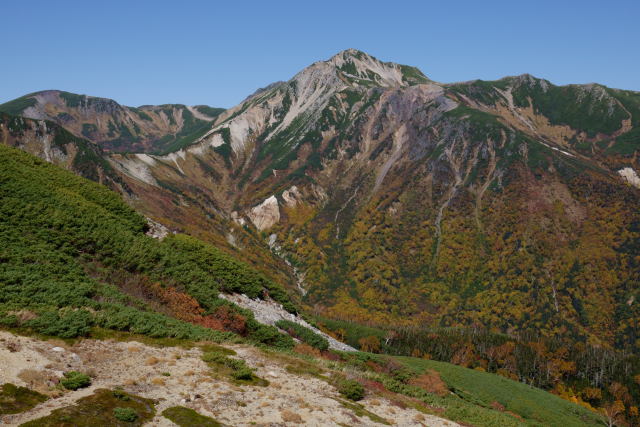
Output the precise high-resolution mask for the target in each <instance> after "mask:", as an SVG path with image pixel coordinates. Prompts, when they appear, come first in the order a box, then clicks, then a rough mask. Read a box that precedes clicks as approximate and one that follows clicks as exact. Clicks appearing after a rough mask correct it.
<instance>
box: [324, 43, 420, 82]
mask: <svg viewBox="0 0 640 427" xmlns="http://www.w3.org/2000/svg"><path fill="white" fill-rule="evenodd" d="M325 63H326V64H330V65H332V66H334V67H335V68H336V69H337V70H338V71H339V73H340V74H341V76H342V77H344V78H346V80H348V81H350V82H351V83H356V84H363V85H375V86H384V87H394V86H406V85H411V84H417V83H426V82H428V81H429V79H428V78H427V77H426V76H425V75H424V74H422V72H421V71H420V70H418V69H417V68H415V67H409V66H406V65H400V64H396V63H394V62H382V61H380V60H379V59H377V58H375V57H373V56H371V55H369V54H368V53H366V52H363V51H361V50H358V49H353V48H350V49H346V50H343V51H340V52H338V53H337V54H335V55H334V56H332V57H331V58H330V59H329V60H327V61H325Z"/></svg>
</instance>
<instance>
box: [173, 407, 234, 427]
mask: <svg viewBox="0 0 640 427" xmlns="http://www.w3.org/2000/svg"><path fill="white" fill-rule="evenodd" d="M162 416H164V417H165V418H168V419H170V420H171V421H173V422H174V423H175V424H177V425H179V426H180V427H219V426H222V424H220V423H219V422H217V421H216V420H214V419H213V418H209V417H205V416H204V415H200V414H199V413H197V412H196V411H194V410H193V409H189V408H185V407H184V406H173V407H171V408H167V409H165V410H164V411H162Z"/></svg>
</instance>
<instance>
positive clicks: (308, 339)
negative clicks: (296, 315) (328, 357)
mask: <svg viewBox="0 0 640 427" xmlns="http://www.w3.org/2000/svg"><path fill="white" fill-rule="evenodd" d="M276 326H277V327H278V328H280V329H283V330H285V331H287V332H288V333H289V335H291V336H293V337H295V338H298V339H299V340H300V341H302V342H304V343H306V344H309V345H310V346H311V347H315V348H317V349H318V350H322V351H324V350H327V349H328V348H329V341H327V339H326V338H325V337H323V336H320V335H318V334H316V333H315V332H313V331H312V330H311V329H309V328H305V327H304V326H302V325H300V324H298V323H295V322H292V321H290V320H278V321H277V322H276Z"/></svg>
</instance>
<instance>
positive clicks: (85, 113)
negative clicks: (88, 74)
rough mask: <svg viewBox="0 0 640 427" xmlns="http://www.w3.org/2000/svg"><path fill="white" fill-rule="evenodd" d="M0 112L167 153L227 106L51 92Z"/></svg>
mask: <svg viewBox="0 0 640 427" xmlns="http://www.w3.org/2000/svg"><path fill="white" fill-rule="evenodd" d="M0 111H3V112H5V113H8V114H11V115H19V116H23V117H27V118H31V119H36V120H50V121H53V122H55V123H57V124H59V125H62V126H64V127H65V128H66V129H67V130H69V131H70V132H71V133H73V134H74V135H75V136H77V137H81V138H85V139H89V140H90V141H93V142H94V143H96V144H97V145H99V146H100V147H101V148H102V149H104V150H105V151H115V152H120V151H125V152H166V151H171V150H175V149H177V148H180V147H181V146H182V145H183V144H188V143H190V142H192V140H193V139H195V138H197V137H199V136H200V135H202V133H203V131H205V130H206V129H208V125H209V123H210V122H212V121H214V120H215V118H216V117H217V116H218V115H219V114H220V113H222V112H223V111H224V109H221V108H211V107H208V106H204V105H198V106H195V107H188V106H185V105H176V104H167V105H159V106H150V105H144V106H141V107H139V108H134V107H125V106H122V105H120V104H118V103H117V102H115V101H113V100H111V99H106V98H96V97H93V96H87V95H77V94H74V93H69V92H63V91H57V90H47V91H42V92H36V93H33V94H29V95H25V96H23V97H21V98H18V99H15V100H13V101H9V102H7V103H5V104H2V105H0Z"/></svg>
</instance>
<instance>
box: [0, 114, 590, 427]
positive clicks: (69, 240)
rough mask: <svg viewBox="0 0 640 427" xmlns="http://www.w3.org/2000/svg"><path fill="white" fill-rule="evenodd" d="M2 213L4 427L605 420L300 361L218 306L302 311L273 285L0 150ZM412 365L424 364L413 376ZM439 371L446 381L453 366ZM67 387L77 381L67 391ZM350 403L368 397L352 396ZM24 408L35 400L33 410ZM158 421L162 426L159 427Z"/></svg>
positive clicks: (536, 394) (36, 163) (352, 362)
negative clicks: (195, 421)
mask: <svg viewBox="0 0 640 427" xmlns="http://www.w3.org/2000/svg"><path fill="white" fill-rule="evenodd" d="M21 120H23V119H21ZM0 202H1V203H0V328H1V329H3V330H2V331H0V338H1V339H0V358H2V360H3V369H2V370H1V371H0V383H2V385H3V387H2V388H1V390H0V398H1V400H2V405H0V417H2V421H3V422H5V423H10V424H17V423H27V424H26V425H44V424H46V425H60V424H63V423H64V424H73V425H82V424H84V423H86V422H87V421H88V420H89V421H91V422H95V419H96V418H100V419H101V420H102V422H104V423H105V424H109V425H112V424H113V425H116V424H117V420H116V419H120V418H119V417H118V415H119V414H118V411H116V410H114V408H119V409H120V410H122V408H123V407H124V408H131V410H133V411H134V412H133V413H134V415H136V416H133V417H132V418H131V419H133V420H134V421H133V423H137V424H136V425H142V424H143V423H144V422H146V421H149V420H151V419H152V418H154V416H155V408H156V407H157V408H159V409H161V410H163V412H162V414H163V415H164V416H165V417H167V418H170V419H174V418H172V416H170V415H168V413H167V412H165V411H164V410H165V409H168V408H170V407H171V408H173V409H176V405H180V406H179V407H178V409H180V408H182V412H184V411H187V414H191V415H190V416H191V417H193V416H195V415H193V414H195V412H193V411H196V410H197V411H198V412H199V413H204V414H206V415H207V416H215V417H216V418H221V419H222V420H223V421H225V422H228V423H233V424H237V425H244V424H247V425H248V424H250V423H253V422H255V420H256V419H259V420H263V421H265V422H278V423H280V422H282V423H285V425H290V424H291V423H300V422H304V421H308V422H310V423H315V422H322V423H337V422H342V421H345V422H349V423H352V424H355V425H389V424H395V425H416V426H418V425H422V423H424V422H428V423H430V424H432V425H457V424H455V423H451V422H449V421H446V420H444V419H443V418H441V417H446V418H447V419H450V420H458V421H460V422H461V423H465V424H469V423H474V424H476V425H486V426H498V425H499V426H504V425H509V426H519V425H537V424H539V423H540V422H544V421H545V420H547V419H548V418H549V417H560V418H561V419H563V420H564V422H565V423H567V425H579V424H581V425H596V424H597V423H598V422H599V421H600V417H599V416H598V415H596V414H593V413H591V412H589V411H587V410H586V409H584V408H580V407H578V406H576V405H573V404H571V403H569V402H565V401H562V400H561V399H559V398H558V397H556V396H552V395H550V394H547V393H544V392H542V391H539V390H536V391H531V390H530V388H529V387H526V386H523V385H520V384H517V383H515V382H512V381H510V380H507V379H502V378H498V377H493V376H489V377H487V378H491V379H492V381H495V382H497V383H499V384H500V385H501V387H505V388H509V389H512V392H511V393H510V395H515V396H517V397H519V398H521V399H529V398H531V399H534V400H535V405H534V407H535V408H543V407H544V408H545V410H544V412H542V413H538V412H537V411H536V412H534V413H527V412H526V411H524V410H522V408H517V409H516V410H517V411H518V413H517V415H513V414H512V413H509V412H504V411H503V410H501V409H500V406H496V407H491V406H487V404H486V403H485V402H484V400H482V399H486V398H487V397H486V396H489V398H491V397H493V395H494V394H495V393H491V392H486V391H483V390H480V391H478V390H473V392H472V393H471V394H469V393H467V395H466V396H465V397H463V398H460V397H458V396H457V395H456V394H455V392H456V390H457V388H458V387H460V385H459V384H461V381H471V382H473V380H474V378H475V377H476V376H477V374H478V373H474V372H471V371H469V372H466V371H465V370H460V371H455V370H453V372H458V378H452V379H451V380H450V384H451V387H452V389H451V390H449V389H448V388H447V387H448V383H445V382H444V381H442V380H441V379H440V378H439V374H433V373H431V371H429V372H428V373H426V374H425V372H426V371H425V370H424V369H423V368H422V367H421V366H419V363H418V362H417V361H416V360H413V359H408V360H407V362H401V363H400V364H399V362H397V361H395V360H393V359H391V358H388V357H384V356H378V355H373V354H367V353H345V352H335V351H327V350H326V347H325V349H324V350H322V351H321V350H319V349H317V348H313V347H311V346H310V345H305V344H296V346H295V348H294V350H295V352H293V351H291V348H292V347H293V346H294V341H293V340H292V339H291V338H290V337H288V336H286V335H284V334H282V333H281V332H279V331H278V330H276V329H275V328H273V327H268V326H265V325H261V324H259V323H257V322H256V321H255V319H254V318H253V315H252V313H251V312H248V311H246V310H241V309H239V308H238V307H237V306H235V305H234V304H231V303H229V302H228V301H227V300H225V299H222V298H219V297H218V294H219V292H225V293H244V294H246V295H248V296H249V297H252V298H256V299H258V300H259V299H260V298H266V296H267V294H268V296H269V297H270V298H272V299H274V300H276V301H279V302H281V303H283V305H284V307H285V308H288V309H290V310H291V311H294V310H295V308H294V307H293V306H292V305H291V304H290V302H289V301H288V298H287V296H286V294H285V293H284V292H283V290H282V289H281V288H280V287H279V286H277V285H276V284H274V283H273V282H270V281H268V280H267V279H265V278H264V277H263V276H262V275H261V274H259V273H257V272H256V271H254V270H252V269H251V268H249V267H248V266H246V265H245V264H243V263H240V262H238V261H236V260H233V259H231V258H229V257H228V256H225V255H223V254H221V253H220V252H219V251H218V250H216V249H215V248H213V247H211V246H209V245H206V244H204V243H202V242H199V241H197V240H196V239H194V238H191V237H188V236H181V235H176V236H168V237H166V238H164V240H161V241H160V240H156V239H152V238H151V237H148V236H146V235H145V234H144V232H145V230H146V228H147V224H146V221H145V220H144V218H143V217H141V216H140V215H139V214H137V213H136V212H135V211H133V210H132V209H131V208H130V207H128V206H127V205H126V204H125V203H124V202H123V201H122V200H121V198H120V197H119V196H118V195H117V194H116V193H114V192H112V191H110V190H108V189H107V188H105V187H103V186H100V185H98V184H96V183H93V182H91V181H88V180H86V179H84V178H81V177H77V176H74V175H73V174H71V173H69V172H67V171H64V170H62V169H61V168H59V167H57V166H55V165H52V164H49V163H46V162H44V161H42V160H40V159H38V158H36V157H34V156H32V155H30V154H28V153H25V152H23V151H20V150H17V149H14V148H11V147H7V146H4V145H0ZM7 328H9V329H11V330H12V331H13V332H17V333H18V335H16V334H14V333H9V332H7V331H5V330H4V329H7ZM302 330H303V331H304V329H302ZM310 332H311V331H309V330H306V334H307V336H308V334H310ZM34 333H37V334H38V335H35V336H31V337H25V336H19V335H22V334H27V335H34ZM290 333H291V332H290ZM298 334H299V335H300V336H299V338H301V339H302V340H303V341H304V340H305V336H304V335H303V334H302V333H300V331H298ZM42 335H45V336H46V338H53V337H60V338H65V339H66V340H64V341H62V340H51V339H48V340H43V339H42V338H43V337H42ZM312 336H314V337H315V342H316V343H317V342H318V340H320V341H322V338H321V337H319V336H317V335H313V334H312ZM79 337H80V338H82V337H88V338H87V339H76V338H79ZM241 337H244V338H241ZM169 338H170V339H169ZM211 341H216V342H223V345H215V344H213V343H212V342H211ZM238 342H240V343H241V344H239V343H238ZM310 342H312V341H310ZM250 343H261V344H263V345H262V346H261V347H259V348H258V347H253V346H251V345H248V344H250ZM265 344H266V345H267V346H268V347H271V348H268V347H265V346H264V345H265ZM278 349H286V350H287V351H286V352H279V351H277V350H278ZM365 362H367V363H365ZM404 363H407V366H405V365H404ZM409 363H412V364H416V366H415V367H412V368H411V369H409ZM438 369H442V370H443V372H445V370H446V369H447V365H444V364H443V365H441V366H438ZM448 369H449V370H451V367H449V368H448ZM63 374H64V375H63ZM85 374H90V375H85ZM421 375H427V376H429V377H432V378H437V381H439V383H438V384H440V387H441V389H439V391H438V393H437V394H436V393H435V392H433V390H431V389H430V388H429V387H428V386H425V385H421V384H422V383H420V382H419V379H420V378H421ZM434 375H435V376H434ZM485 375H488V374H485ZM71 377H82V378H83V382H82V383H73V382H69V381H68V379H69V378H71ZM414 379H415V380H416V381H418V382H415V383H414ZM448 381H449V380H448ZM12 384H18V385H20V386H21V387H22V388H20V389H17V388H16V387H13V386H12ZM345 384H347V385H348V386H349V387H350V388H349V389H345ZM240 386H241V387H240ZM194 387H196V388H195V389H194ZM425 387H426V388H425ZM32 389H35V390H32ZM12 390H17V391H18V392H19V393H20V394H17V393H16V392H15V391H12ZM194 390H197V391H198V393H194ZM283 390H285V391H286V392H287V393H286V397H287V402H288V405H287V410H283V409H282V404H283V402H284V401H283V400H282V396H283ZM349 390H356V391H357V390H359V392H357V394H356V395H357V396H358V397H354V396H356V395H354V394H353V393H354V392H353V391H351V392H350V391H349ZM25 395H29V396H35V397H36V398H37V400H34V401H33V402H27V401H25V400H23V398H22V397H21V396H25ZM185 395H187V396H188V398H185ZM476 395H477V396H478V397H476ZM292 396H293V397H295V399H293V403H292V399H291V398H292ZM495 396H496V399H499V400H504V402H505V404H506V405H509V407H510V406H511V405H512V403H511V402H510V401H509V400H508V399H505V398H504V396H503V395H500V394H499V393H498V394H495ZM363 397H364V399H363ZM478 398H480V400H478ZM349 399H354V400H361V399H362V400H361V402H359V403H356V402H353V401H350V400H349ZM230 401H231V402H234V404H233V405H230V404H229V402H230ZM140 402H144V405H142V406H141V405H140ZM237 402H242V403H237ZM182 405H186V406H187V407H188V408H190V409H191V412H189V411H188V410H187V409H186V408H185V407H182ZM236 406H241V407H242V408H243V410H238V409H237V408H236ZM494 406H495V405H494ZM433 413H435V414H438V415H434V414H433ZM203 418H204V417H203V416H202V415H200V420H202V419H203ZM130 421H131V420H130ZM153 422H154V424H156V423H162V422H163V421H162V419H161V418H160V415H159V414H158V415H157V418H155V419H154V421H153ZM186 425H191V423H190V422H189V421H186Z"/></svg>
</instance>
